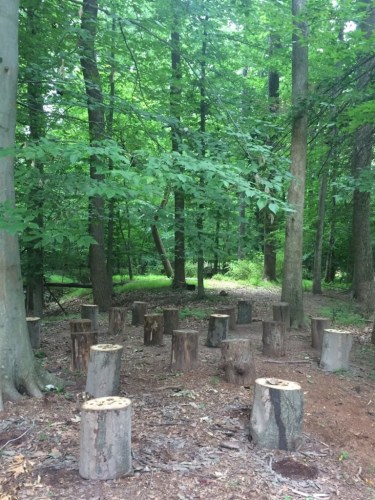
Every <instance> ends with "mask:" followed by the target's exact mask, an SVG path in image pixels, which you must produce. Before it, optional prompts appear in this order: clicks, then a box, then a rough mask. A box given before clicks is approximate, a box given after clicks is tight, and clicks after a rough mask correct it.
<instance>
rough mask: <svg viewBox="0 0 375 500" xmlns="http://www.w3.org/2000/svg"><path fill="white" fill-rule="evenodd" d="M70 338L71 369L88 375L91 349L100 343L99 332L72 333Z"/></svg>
mask: <svg viewBox="0 0 375 500" xmlns="http://www.w3.org/2000/svg"><path fill="white" fill-rule="evenodd" d="M88 321H90V320H88ZM70 337H71V339H72V362H71V366H70V369H71V370H72V371H80V372H84V373H86V371H87V366H88V364H89V359H90V348H91V346H93V345H96V344H97V343H98V332H72V333H71V334H70Z"/></svg>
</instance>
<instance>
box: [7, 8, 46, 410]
mask: <svg viewBox="0 0 375 500" xmlns="http://www.w3.org/2000/svg"><path fill="white" fill-rule="evenodd" d="M18 9H19V2H18V1H17V0H4V1H2V2H0V47H1V60H0V116H1V127H0V149H2V148H12V147H13V146H14V140H15V128H16V94H17V73H18ZM0 186H1V189H0V203H9V204H11V205H14V203H15V192H14V158H13V156H2V157H0ZM0 297H1V307H0V410H2V409H3V408H4V401H5V400H12V401H17V400H19V399H21V394H20V393H19V392H18V390H17V389H18V388H20V387H22V388H23V390H24V391H26V393H27V394H29V395H31V396H38V397H41V396H42V393H41V389H42V387H43V385H44V384H43V380H42V378H41V376H40V375H39V374H38V373H37V370H36V367H35V363H34V356H33V351H32V349H31V345H30V339H29V335H28V331H27V323H26V313H25V305H24V294H23V286H22V278H21V263H20V253H19V244H18V236H17V234H16V233H12V234H10V233H8V232H6V231H4V230H0Z"/></svg>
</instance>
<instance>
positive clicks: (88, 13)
mask: <svg viewBox="0 0 375 500" xmlns="http://www.w3.org/2000/svg"><path fill="white" fill-rule="evenodd" d="M97 15H98V4H97V0H83V3H82V17H81V33H80V37H79V49H80V60H81V66H82V73H83V77H84V80H85V88H86V95H87V111H88V121H89V136H90V144H91V145H92V146H95V145H98V143H100V141H102V140H103V139H105V124H104V105H103V94H102V89H101V81H100V75H99V71H98V67H97V62H96V51H95V38H96V23H97ZM100 169H101V161H100V159H99V158H98V157H97V156H96V155H92V156H91V157H90V177H91V179H92V180H93V181H95V182H96V183H97V184H98V185H100V183H102V182H103V181H104V174H102V173H99V170H100ZM89 234H90V236H91V237H92V238H93V239H94V240H95V243H92V244H90V249H89V265H90V276H91V283H92V291H93V296H94V302H95V304H98V306H99V309H100V311H103V312H105V311H108V309H109V307H110V305H111V300H112V286H111V279H110V277H109V276H108V273H107V263H106V255H105V210H104V199H103V198H102V197H101V196H100V195H98V194H95V195H93V196H91V197H90V198H89Z"/></svg>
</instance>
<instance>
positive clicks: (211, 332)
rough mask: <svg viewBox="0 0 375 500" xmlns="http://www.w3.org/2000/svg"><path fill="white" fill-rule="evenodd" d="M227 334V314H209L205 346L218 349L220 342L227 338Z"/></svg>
mask: <svg viewBox="0 0 375 500" xmlns="http://www.w3.org/2000/svg"><path fill="white" fill-rule="evenodd" d="M228 332H229V316H228V315H227V314H211V316H210V318H209V320H208V332H207V342H206V345H207V346H208V347H220V344H221V341H222V340H224V339H226V338H227V336H228Z"/></svg>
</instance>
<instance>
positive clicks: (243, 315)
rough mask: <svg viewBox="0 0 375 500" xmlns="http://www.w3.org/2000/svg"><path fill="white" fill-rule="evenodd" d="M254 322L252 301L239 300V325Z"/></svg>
mask: <svg viewBox="0 0 375 500" xmlns="http://www.w3.org/2000/svg"><path fill="white" fill-rule="evenodd" d="M251 321H252V304H251V302H250V300H239V301H238V303H237V324H238V325H246V324H248V323H251Z"/></svg>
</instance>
